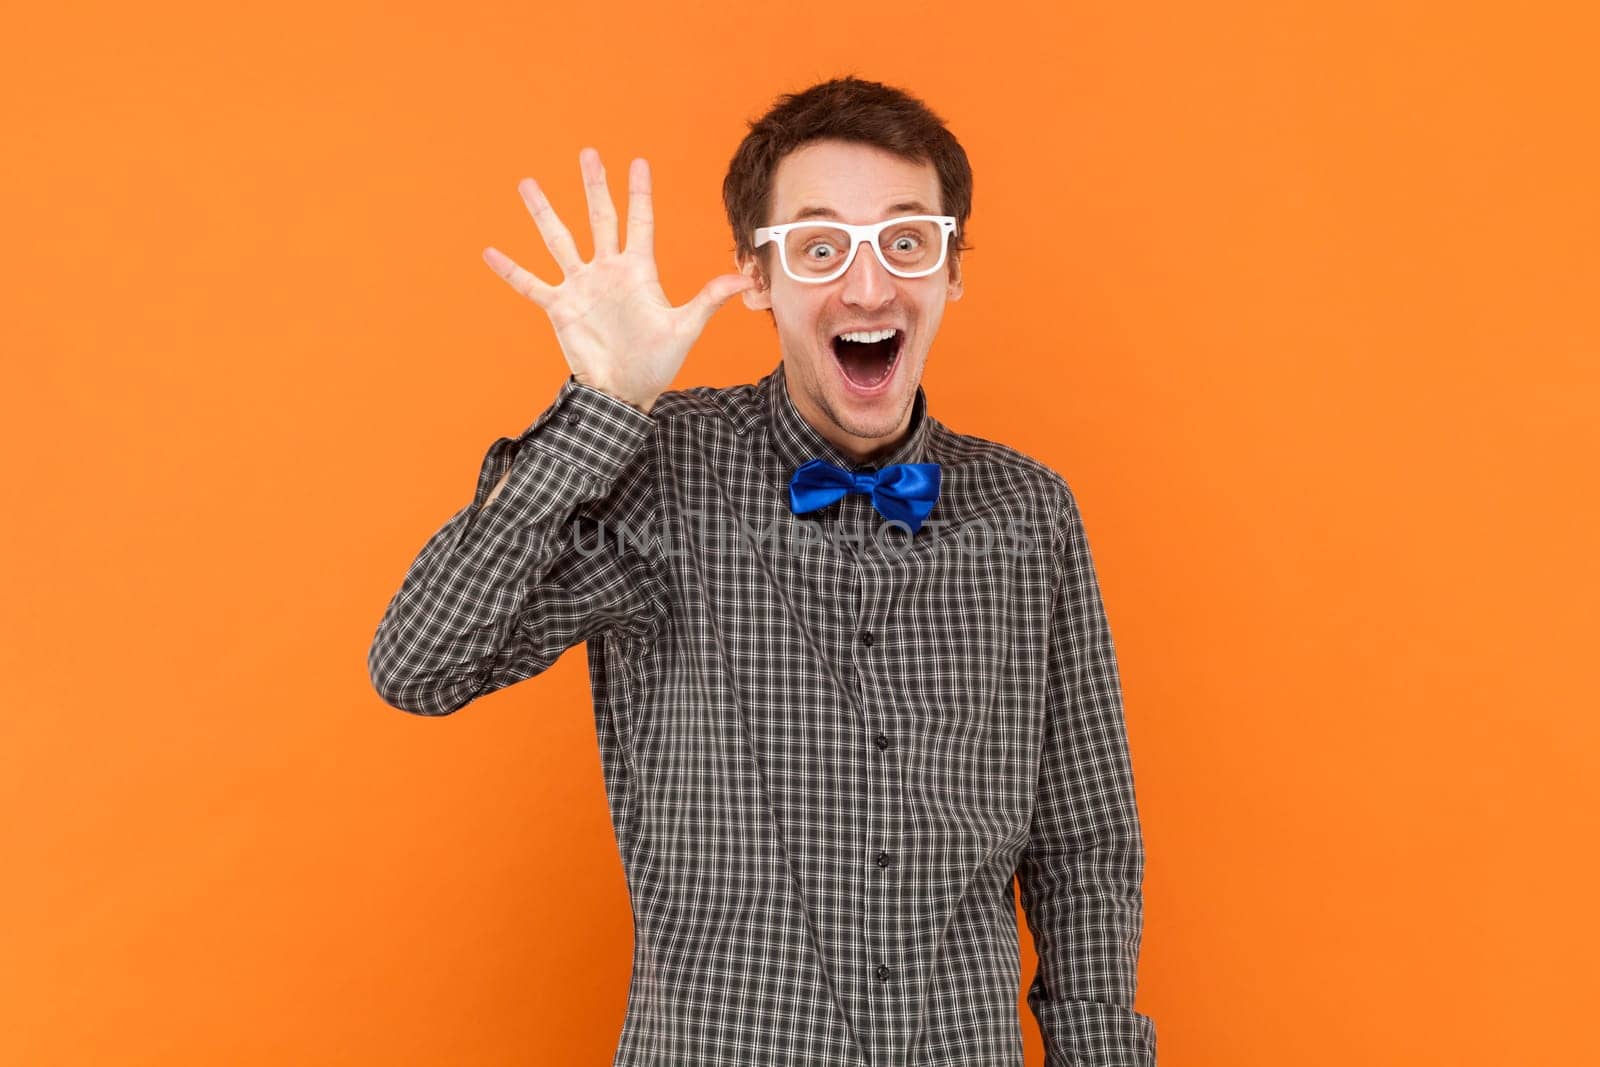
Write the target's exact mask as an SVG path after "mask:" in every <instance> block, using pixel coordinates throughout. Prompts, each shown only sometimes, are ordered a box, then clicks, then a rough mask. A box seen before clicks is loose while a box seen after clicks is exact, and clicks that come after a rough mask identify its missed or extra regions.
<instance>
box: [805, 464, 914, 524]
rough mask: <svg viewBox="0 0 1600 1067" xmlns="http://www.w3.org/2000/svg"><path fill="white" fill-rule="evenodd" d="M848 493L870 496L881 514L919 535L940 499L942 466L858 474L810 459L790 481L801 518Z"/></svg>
mask: <svg viewBox="0 0 1600 1067" xmlns="http://www.w3.org/2000/svg"><path fill="white" fill-rule="evenodd" d="M846 493H866V494H867V495H869V496H871V497H872V506H873V507H874V508H877V509H878V514H880V515H882V516H883V517H884V518H886V519H896V520H898V521H900V522H903V523H905V524H906V525H907V526H909V527H910V528H911V532H912V533H916V532H917V529H918V527H920V526H921V525H922V520H923V519H926V518H927V517H928V512H930V511H932V510H933V504H934V501H936V500H938V499H939V465H938V464H937V463H891V464H889V466H887V467H885V468H883V469H882V470H880V471H878V472H876V473H871V472H867V471H861V472H859V473H857V472H853V471H847V470H845V469H844V468H842V467H836V466H834V465H833V464H832V463H829V462H827V461H826V460H821V459H810V460H807V461H806V462H804V463H802V464H800V467H799V469H798V470H796V471H795V472H794V477H793V478H790V479H789V509H790V510H791V511H793V512H794V513H795V514H796V515H801V514H804V513H805V512H807V511H815V510H817V509H818V508H824V507H827V506H828V505H829V504H831V503H833V502H834V501H835V500H838V499H840V498H841V497H843V496H844V495H845V494H846Z"/></svg>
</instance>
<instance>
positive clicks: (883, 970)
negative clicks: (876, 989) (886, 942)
mask: <svg viewBox="0 0 1600 1067" xmlns="http://www.w3.org/2000/svg"><path fill="white" fill-rule="evenodd" d="M878 980H879V981H881V982H886V981H888V980H889V968H888V967H886V966H884V965H883V964H881V963H880V964H878Z"/></svg>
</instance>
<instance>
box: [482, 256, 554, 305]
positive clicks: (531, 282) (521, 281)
mask: <svg viewBox="0 0 1600 1067" xmlns="http://www.w3.org/2000/svg"><path fill="white" fill-rule="evenodd" d="M483 260H484V262H485V263H487V264H489V266H490V267H491V268H492V269H493V270H494V272H495V273H496V274H498V275H500V277H502V278H504V279H505V280H506V284H507V285H509V286H511V288H513V289H515V290H516V291H517V292H519V293H521V294H522V295H523V296H525V297H527V298H528V299H529V300H532V301H533V302H534V303H535V304H538V305H539V306H540V307H545V306H546V305H547V304H548V303H549V300H550V297H551V296H552V295H554V293H555V290H554V289H553V288H551V287H550V286H549V285H546V284H545V283H544V282H542V281H540V280H539V279H538V278H536V277H534V276H533V275H532V274H531V273H529V272H528V271H525V270H523V269H522V268H521V267H519V266H517V265H516V264H515V263H513V262H512V261H511V257H510V256H508V255H506V254H505V253H504V252H502V251H500V250H499V249H498V248H494V247H492V246H491V247H489V248H485V249H484V250H483Z"/></svg>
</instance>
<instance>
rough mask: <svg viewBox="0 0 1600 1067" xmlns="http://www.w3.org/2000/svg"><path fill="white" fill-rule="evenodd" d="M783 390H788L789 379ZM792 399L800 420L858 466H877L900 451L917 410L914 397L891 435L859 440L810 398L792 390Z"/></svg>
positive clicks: (790, 394)
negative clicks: (878, 462) (798, 394)
mask: <svg viewBox="0 0 1600 1067" xmlns="http://www.w3.org/2000/svg"><path fill="white" fill-rule="evenodd" d="M784 388H785V389H788V388H789V385H788V380H787V377H785V381H784ZM789 399H790V400H791V401H793V403H794V409H795V411H797V412H799V413H800V417H801V418H802V419H805V420H806V422H807V423H809V424H810V426H811V428H812V429H814V430H816V431H817V433H819V434H821V435H822V436H823V438H824V439H825V440H826V441H827V442H828V443H829V444H830V445H832V446H833V447H834V448H837V449H838V450H839V451H840V452H841V453H843V454H844V455H846V456H848V457H850V460H851V462H853V463H856V464H858V465H866V464H871V463H875V462H876V461H878V460H880V459H884V458H886V457H888V456H889V455H890V454H892V453H893V452H894V450H895V449H897V448H899V447H900V445H901V444H903V443H904V442H905V439H906V438H907V437H908V436H909V435H910V432H911V416H912V415H913V414H914V413H915V411H916V402H915V398H913V401H912V403H911V404H909V405H908V406H907V407H906V413H905V415H903V416H902V417H901V419H900V422H899V425H897V426H896V427H895V428H894V429H893V430H892V431H891V432H889V433H888V434H886V435H884V436H881V437H858V436H857V435H855V434H853V433H851V432H849V431H848V430H846V429H845V428H844V427H842V426H840V425H839V424H838V423H837V422H835V421H834V420H833V419H831V418H829V417H828V415H827V413H826V412H824V411H823V410H822V409H821V408H820V407H817V406H814V405H813V404H812V403H811V399H810V397H807V396H796V395H795V393H794V390H792V389H790V390H789Z"/></svg>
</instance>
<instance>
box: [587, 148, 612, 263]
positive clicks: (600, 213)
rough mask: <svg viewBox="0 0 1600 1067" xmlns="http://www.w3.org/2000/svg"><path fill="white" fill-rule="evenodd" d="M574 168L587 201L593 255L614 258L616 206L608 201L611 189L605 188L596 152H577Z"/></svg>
mask: <svg viewBox="0 0 1600 1067" xmlns="http://www.w3.org/2000/svg"><path fill="white" fill-rule="evenodd" d="M578 167H579V169H581V170H582V171H583V192H584V195H585V196H586V197H588V198H589V228H590V229H591V230H593V231H594V254H595V255H596V256H603V255H604V256H609V255H615V254H616V251H617V207H616V205H615V204H613V203H612V202H611V189H610V188H609V187H608V186H607V185H606V169H605V167H603V166H601V165H600V153H599V152H596V151H595V150H594V149H592V148H585V149H584V150H583V151H581V152H579V153H578Z"/></svg>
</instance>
